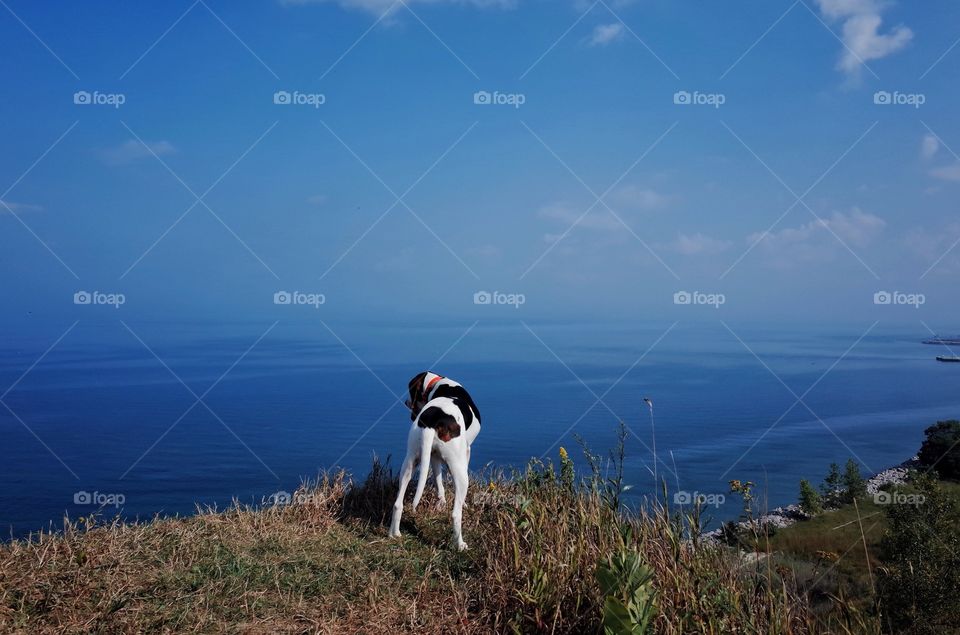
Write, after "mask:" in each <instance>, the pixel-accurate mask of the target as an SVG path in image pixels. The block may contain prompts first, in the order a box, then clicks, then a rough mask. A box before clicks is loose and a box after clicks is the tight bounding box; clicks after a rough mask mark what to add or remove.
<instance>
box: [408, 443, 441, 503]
mask: <svg viewBox="0 0 960 635" xmlns="http://www.w3.org/2000/svg"><path fill="white" fill-rule="evenodd" d="M435 436H436V433H435V432H434V431H433V428H424V429H423V431H422V432H421V433H420V476H419V478H417V491H416V492H414V494H413V511H417V505H419V504H420V499H421V498H422V497H423V488H424V487H426V485H427V476H428V472H429V471H430V457H431V454H432V453H433V439H434V437H435Z"/></svg>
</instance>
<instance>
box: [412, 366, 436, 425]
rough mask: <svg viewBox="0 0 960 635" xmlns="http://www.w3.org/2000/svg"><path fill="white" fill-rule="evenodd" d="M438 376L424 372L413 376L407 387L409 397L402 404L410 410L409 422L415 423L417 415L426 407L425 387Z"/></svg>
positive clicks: (427, 371)
mask: <svg viewBox="0 0 960 635" xmlns="http://www.w3.org/2000/svg"><path fill="white" fill-rule="evenodd" d="M439 377H440V375H438V374H436V373H432V372H430V371H429V370H425V371H423V372H422V373H417V374H416V375H414V377H413V379H411V380H410V383H409V384H408V385H407V392H409V393H410V396H409V397H408V398H407V400H406V401H405V402H404V403H405V404H406V406H407V408H410V421H416V419H417V415H418V414H420V411H421V410H423V407H424V406H425V405H427V393H428V391H427V386H428V385H429V384H430V382H431V381H433V380H434V379H436V378H439Z"/></svg>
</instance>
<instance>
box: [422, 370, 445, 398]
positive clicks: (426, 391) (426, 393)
mask: <svg viewBox="0 0 960 635" xmlns="http://www.w3.org/2000/svg"><path fill="white" fill-rule="evenodd" d="M441 379H443V377H442V376H440V375H437V376H436V377H434V378H433V379H431V380H430V381H429V383H427V387H426V388H424V389H423V396H424V397H425V398H426V397H429V396H430V389H431V388H433V387H434V386H435V385H436V383H437V382H438V381H440V380H441Z"/></svg>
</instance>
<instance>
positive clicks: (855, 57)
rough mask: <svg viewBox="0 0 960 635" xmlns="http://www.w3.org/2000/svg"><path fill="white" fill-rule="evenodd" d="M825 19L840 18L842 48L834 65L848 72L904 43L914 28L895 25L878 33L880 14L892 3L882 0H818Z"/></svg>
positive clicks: (911, 37) (894, 50)
mask: <svg viewBox="0 0 960 635" xmlns="http://www.w3.org/2000/svg"><path fill="white" fill-rule="evenodd" d="M817 4H818V5H819V6H820V11H821V12H822V13H823V15H824V17H825V18H827V19H828V20H833V21H842V22H843V37H842V39H843V43H844V49H843V51H842V52H841V53H840V60H839V61H838V62H837V69H838V70H841V71H843V72H845V73H847V74H851V75H855V74H857V73H859V71H860V68H861V66H862V64H863V63H865V62H869V61H870V60H877V59H881V58H884V57H887V56H888V55H891V54H893V53H896V52H897V51H899V50H900V49H902V48H903V47H905V46H906V45H907V44H908V43H909V42H910V40H912V39H913V31H911V30H910V29H909V28H907V27H905V26H903V25H902V24H901V25H898V26H896V27H894V28H893V29H891V30H890V31H889V32H888V33H881V32H880V27H881V25H882V23H883V18H882V17H881V14H882V13H883V11H884V10H886V9H887V8H888V7H889V6H890V4H891V3H889V2H886V1H884V0H817Z"/></svg>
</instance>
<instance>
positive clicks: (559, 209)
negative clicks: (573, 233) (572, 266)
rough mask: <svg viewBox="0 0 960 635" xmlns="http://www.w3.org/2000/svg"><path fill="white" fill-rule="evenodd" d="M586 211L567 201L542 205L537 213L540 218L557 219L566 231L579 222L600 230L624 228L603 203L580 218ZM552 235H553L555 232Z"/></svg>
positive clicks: (578, 225) (588, 227)
mask: <svg viewBox="0 0 960 635" xmlns="http://www.w3.org/2000/svg"><path fill="white" fill-rule="evenodd" d="M585 211H586V209H577V208H574V207H572V206H570V205H567V204H566V203H553V204H551V205H546V206H544V207H541V208H540V211H539V212H538V213H537V215H538V216H540V218H546V219H547V220H551V221H556V222H557V224H558V225H562V226H563V230H564V231H566V230H567V228H568V227H570V226H571V225H573V224H574V223H577V227H583V228H585V229H593V230H599V231H620V230H623V229H624V227H623V225H621V224H620V221H618V220H617V219H616V218H614V217H613V214H611V213H610V212H608V211H607V209H606V208H605V207H603V206H602V205H596V206H595V207H594V208H593V209H592V210H590V213H589V214H587V215H586V216H583V218H580V217H581V216H582V215H583V213H584V212H585ZM577 219H580V221H579V222H577ZM550 235H551V236H552V235H553V234H550ZM556 237H559V234H558V235H556ZM548 242H553V241H548Z"/></svg>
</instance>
